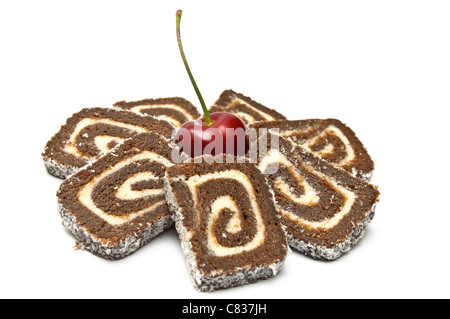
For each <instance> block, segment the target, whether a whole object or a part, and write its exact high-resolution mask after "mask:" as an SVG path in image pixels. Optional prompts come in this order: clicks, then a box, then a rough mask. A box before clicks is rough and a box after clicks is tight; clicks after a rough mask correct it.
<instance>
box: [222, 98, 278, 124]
mask: <svg viewBox="0 0 450 319" xmlns="http://www.w3.org/2000/svg"><path fill="white" fill-rule="evenodd" d="M234 104H244V105H245V106H247V107H248V108H250V109H251V110H253V111H255V112H256V113H258V114H260V115H261V116H262V117H263V118H264V119H265V120H266V121H274V120H275V118H274V117H272V116H270V115H269V114H267V113H265V112H263V111H261V110H258V109H257V108H255V107H254V106H252V105H250V104H249V103H247V102H245V101H244V100H241V99H240V98H238V97H235V98H234V100H233V103H232V104H231V105H234ZM252 118H253V117H252Z"/></svg>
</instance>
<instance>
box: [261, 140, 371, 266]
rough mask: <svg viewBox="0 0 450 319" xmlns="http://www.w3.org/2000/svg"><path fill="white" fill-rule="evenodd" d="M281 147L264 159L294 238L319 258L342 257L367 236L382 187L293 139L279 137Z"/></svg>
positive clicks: (263, 165) (297, 244) (299, 246)
mask: <svg viewBox="0 0 450 319" xmlns="http://www.w3.org/2000/svg"><path fill="white" fill-rule="evenodd" d="M279 146H280V147H279V149H278V150H276V149H273V150H270V151H269V152H268V153H267V154H266V155H265V156H264V157H263V158H261V159H259V162H258V168H259V169H260V171H261V172H263V173H264V172H265V171H266V170H267V169H268V168H269V167H270V166H271V165H274V164H275V165H277V166H278V171H277V172H276V173H275V174H270V175H269V174H268V175H267V178H268V180H269V183H270V185H271V186H272V188H273V190H274V192H275V203H276V207H277V210H278V213H279V214H280V216H281V220H282V222H283V224H284V225H286V231H287V234H288V241H289V244H290V245H291V246H292V247H294V248H296V249H297V250H299V251H301V252H302V253H305V254H308V255H310V256H311V257H313V258H317V259H328V260H334V259H337V258H338V257H340V256H341V255H342V254H343V253H345V252H347V251H348V250H350V248H351V247H352V246H353V245H354V244H355V243H356V242H357V241H358V240H359V239H360V238H361V237H362V236H363V234H364V229H365V228H366V227H367V225H368V224H369V222H370V221H371V220H372V218H373V214H374V209H375V204H376V202H377V200H378V195H379V193H378V190H377V189H376V188H375V187H374V186H372V185H370V184H368V183H367V182H365V181H363V180H361V179H359V178H355V177H353V176H351V175H350V174H348V173H347V172H346V171H344V170H341V169H336V168H335V167H333V166H331V165H330V164H328V163H327V162H326V161H324V160H321V159H320V158H318V157H316V156H314V155H313V154H312V153H310V152H308V151H306V150H305V149H303V148H301V147H300V146H298V145H296V144H295V143H294V142H293V141H291V140H289V139H286V138H283V137H279Z"/></svg>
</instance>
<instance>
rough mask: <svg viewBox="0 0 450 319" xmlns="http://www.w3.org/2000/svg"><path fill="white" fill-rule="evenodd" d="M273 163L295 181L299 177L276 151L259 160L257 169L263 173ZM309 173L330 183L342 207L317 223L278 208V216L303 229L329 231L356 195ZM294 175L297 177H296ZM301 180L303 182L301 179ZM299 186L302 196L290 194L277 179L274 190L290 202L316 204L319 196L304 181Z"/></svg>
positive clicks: (348, 207) (321, 176) (332, 181)
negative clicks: (289, 173)
mask: <svg viewBox="0 0 450 319" xmlns="http://www.w3.org/2000/svg"><path fill="white" fill-rule="evenodd" d="M274 162H278V163H279V164H282V165H284V166H285V167H286V168H287V169H289V170H290V171H291V172H295V173H294V177H295V178H296V179H297V178H298V176H300V174H299V173H298V171H297V170H296V169H295V167H294V165H293V164H292V163H291V162H290V161H289V160H288V159H287V158H286V157H285V156H284V155H283V154H281V153H280V152H278V151H271V152H270V153H269V155H267V156H266V157H265V158H264V159H263V160H261V162H260V164H259V165H258V168H259V169H260V170H261V171H262V172H264V170H265V168H267V167H268V166H269V165H270V164H272V163H274ZM309 171H310V173H311V174H314V175H316V176H318V177H320V178H321V179H323V180H326V181H328V182H329V183H331V185H332V187H333V189H334V190H335V191H336V192H338V193H340V194H342V195H343V197H344V205H343V206H342V207H341V209H340V210H339V211H338V212H337V213H336V214H335V215H334V216H333V217H331V218H326V219H323V220H321V221H317V222H312V221H309V220H306V219H304V218H301V217H299V216H298V215H296V214H294V213H292V212H290V211H288V210H285V209H282V208H279V211H280V214H281V215H282V216H284V217H285V218H289V219H290V220H292V221H294V222H295V223H298V224H301V225H302V226H305V227H310V228H314V229H325V230H329V229H331V228H333V227H335V226H336V225H337V224H339V222H340V221H341V220H342V219H343V218H344V217H345V216H346V215H347V214H348V213H349V212H350V211H351V208H352V206H353V204H354V203H355V201H356V195H355V194H354V193H353V192H351V191H349V190H348V189H346V188H345V187H343V186H341V185H339V184H338V183H337V182H336V181H335V180H334V179H332V178H330V177H328V176H326V175H325V174H323V173H321V172H319V171H316V170H314V171H312V170H311V169H309ZM296 174H297V175H298V176H296ZM302 179H303V181H304V178H303V177H302ZM300 184H301V185H302V187H303V189H304V191H305V192H304V194H303V195H302V196H300V197H297V196H295V195H294V194H292V192H291V191H290V188H289V186H288V185H286V184H285V183H284V182H283V181H282V180H281V179H278V178H277V179H276V180H275V183H274V185H275V188H276V189H277V190H278V191H279V192H281V193H282V194H284V195H285V196H286V197H287V198H289V199H290V200H292V201H294V202H296V203H298V204H300V205H306V206H311V205H314V204H317V203H318V201H319V196H318V195H317V191H316V190H315V189H314V188H313V187H312V186H311V185H309V184H308V183H307V182H306V181H304V182H302V181H300Z"/></svg>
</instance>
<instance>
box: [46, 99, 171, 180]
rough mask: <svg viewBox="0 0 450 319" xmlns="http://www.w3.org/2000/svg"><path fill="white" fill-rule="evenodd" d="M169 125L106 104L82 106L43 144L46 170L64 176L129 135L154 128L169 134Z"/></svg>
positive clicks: (167, 136)
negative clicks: (108, 106)
mask: <svg viewBox="0 0 450 319" xmlns="http://www.w3.org/2000/svg"><path fill="white" fill-rule="evenodd" d="M172 130H173V126H172V125H171V124H170V123H168V122H166V121H159V120H157V119H155V118H153V117H150V116H148V117H147V116H140V115H137V114H135V113H132V112H128V111H119V110H115V109H106V108H86V109H83V110H81V111H80V112H78V113H75V114H73V115H72V116H71V117H70V118H69V119H68V120H67V122H66V124H65V125H63V126H61V129H60V131H59V132H58V133H56V134H55V135H54V136H53V137H52V138H51V139H50V140H49V141H48V142H47V145H46V146H45V149H44V152H43V153H42V158H43V159H44V164H45V166H46V168H47V171H48V172H49V173H50V174H52V175H54V176H57V177H60V178H66V177H67V176H68V175H70V174H72V173H74V172H76V171H77V170H78V169H79V168H81V167H83V166H84V165H86V164H87V163H88V162H90V161H92V160H94V159H95V158H97V157H98V156H100V155H103V154H105V153H106V152H108V151H110V150H111V149H112V148H113V147H115V146H116V145H117V144H119V143H120V142H122V141H123V140H124V139H126V138H129V137H131V136H133V135H136V134H139V133H143V132H150V131H156V132H158V133H160V134H161V135H163V136H164V137H166V138H170V137H171V133H172Z"/></svg>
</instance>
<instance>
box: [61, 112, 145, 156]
mask: <svg viewBox="0 0 450 319" xmlns="http://www.w3.org/2000/svg"><path fill="white" fill-rule="evenodd" d="M98 123H104V124H109V125H114V126H119V127H123V128H126V129H129V130H132V131H136V132H137V133H144V132H147V130H146V129H145V128H143V127H140V126H136V125H132V124H127V123H123V122H118V121H114V120H111V119H91V118H85V119H82V120H81V121H80V122H78V123H77V125H76V126H75V129H74V130H73V132H72V134H71V135H70V138H69V140H68V141H67V142H66V145H65V146H64V152H66V153H69V154H72V155H75V156H77V157H81V158H84V159H88V160H89V157H87V156H85V155H83V154H82V153H81V152H80V151H79V150H78V148H77V147H76V138H77V136H78V135H79V134H80V131H81V130H82V129H84V128H85V127H87V126H90V125H94V124H98ZM117 139H118V138H117V137H109V138H108V137H107V136H106V135H101V137H98V138H95V140H94V143H95V146H96V147H97V148H98V149H99V150H100V151H101V153H102V154H103V153H106V152H108V151H109V148H108V147H106V146H107V145H108V143H109V142H111V141H112V140H117ZM121 140H122V139H120V141H121Z"/></svg>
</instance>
